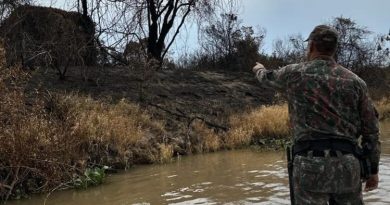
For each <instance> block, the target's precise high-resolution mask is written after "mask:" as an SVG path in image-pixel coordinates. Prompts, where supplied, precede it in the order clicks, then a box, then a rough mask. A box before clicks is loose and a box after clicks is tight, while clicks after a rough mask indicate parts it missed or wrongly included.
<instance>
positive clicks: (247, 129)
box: [225, 105, 290, 148]
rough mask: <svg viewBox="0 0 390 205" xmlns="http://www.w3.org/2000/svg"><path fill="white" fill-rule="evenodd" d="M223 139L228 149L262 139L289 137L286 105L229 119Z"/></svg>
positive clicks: (256, 110)
mask: <svg viewBox="0 0 390 205" xmlns="http://www.w3.org/2000/svg"><path fill="white" fill-rule="evenodd" d="M230 126H231V129H230V131H229V132H228V133H227V136H226V138H225V145H226V146H227V147H229V148H234V147H240V146H245V145H249V144H250V143H252V142H257V141H259V140H262V139H267V138H268V139H270V138H273V139H275V138H276V139H283V138H287V137H289V135H290V131H289V126H288V110H287V105H273V106H263V107H261V108H258V109H255V110H253V111H251V112H249V113H245V114H241V115H234V116H232V117H231V118H230Z"/></svg>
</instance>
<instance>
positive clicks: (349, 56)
mask: <svg viewBox="0 0 390 205" xmlns="http://www.w3.org/2000/svg"><path fill="white" fill-rule="evenodd" d="M331 25H332V26H333V27H334V28H336V30H337V31H338V32H339V35H340V36H339V49H338V51H337V53H336V57H337V61H338V62H339V63H340V64H342V65H344V66H346V67H348V68H352V69H360V68H364V67H375V66H385V64H388V63H389V60H390V59H389V57H390V56H389V53H390V52H389V42H390V37H389V36H388V35H387V34H386V35H378V36H376V37H373V36H372V34H373V33H372V32H371V31H370V30H368V29H367V28H366V27H363V26H360V25H358V24H357V23H356V22H355V21H354V20H352V19H350V18H344V17H337V18H335V19H334V20H333V22H332V23H331Z"/></svg>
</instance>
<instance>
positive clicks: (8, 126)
mask: <svg viewBox="0 0 390 205" xmlns="http://www.w3.org/2000/svg"><path fill="white" fill-rule="evenodd" d="M28 79H29V77H28V75H27V74H26V73H25V72H23V71H22V70H20V69H18V68H12V69H5V68H3V67H1V68H0V96H1V98H0V122H1V123H0V140H1V143H0V181H1V184H0V199H1V200H7V199H8V198H15V197H20V196H21V195H24V194H27V193H34V192H42V191H49V190H51V189H53V188H54V187H58V186H59V185H60V187H69V186H72V180H73V179H74V178H75V177H77V176H79V175H80V176H82V175H83V173H84V171H85V170H86V168H87V167H94V166H98V167H101V166H103V165H108V166H113V167H125V166H128V165H131V164H133V163H135V161H137V162H159V161H166V159H167V158H170V157H171V156H172V152H173V151H172V147H171V146H170V145H167V146H160V147H157V146H153V144H158V141H159V139H160V137H161V136H163V135H165V130H164V124H163V123H162V122H159V121H156V120H152V119H151V117H150V116H149V115H148V114H147V113H146V112H145V111H143V110H142V109H141V108H140V107H139V106H137V105H135V104H132V103H129V102H126V101H125V100H122V101H120V102H118V103H115V104H108V103H103V102H100V101H97V100H93V99H91V98H90V97H83V96H79V95H75V94H62V95H53V96H52V95H47V94H45V93H43V94H42V93H40V92H37V93H35V96H36V97H34V98H29V97H28V96H26V94H25V92H24V87H25V85H24V83H25V82H27V81H28Z"/></svg>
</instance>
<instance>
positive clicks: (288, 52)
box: [273, 34, 306, 64]
mask: <svg viewBox="0 0 390 205" xmlns="http://www.w3.org/2000/svg"><path fill="white" fill-rule="evenodd" d="M273 49H274V53H273V56H274V57H276V58H278V59H281V60H282V61H284V62H285V63H286V64H289V63H297V62H301V61H303V60H304V59H305V51H306V45H305V43H304V38H303V36H302V35H301V34H294V35H289V36H288V37H287V38H285V39H284V40H282V39H277V40H275V41H274V43H273Z"/></svg>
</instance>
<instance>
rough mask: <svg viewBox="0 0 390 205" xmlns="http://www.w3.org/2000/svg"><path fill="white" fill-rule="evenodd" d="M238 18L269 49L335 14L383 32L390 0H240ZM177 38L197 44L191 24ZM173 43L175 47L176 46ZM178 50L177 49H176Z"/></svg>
mask: <svg viewBox="0 0 390 205" xmlns="http://www.w3.org/2000/svg"><path fill="white" fill-rule="evenodd" d="M36 1H38V2H40V3H42V4H43V5H50V3H51V2H52V3H54V4H52V5H55V6H56V7H64V5H66V4H67V3H69V2H70V0H36ZM241 2H242V6H241V9H240V12H239V18H241V19H242V21H243V22H242V23H243V25H245V26H254V27H257V26H260V27H262V28H265V29H266V38H265V42H264V46H263V50H264V51H265V52H271V50H272V44H273V41H274V40H275V39H278V38H281V39H283V38H286V37H287V36H288V35H291V34H298V33H300V34H302V35H303V36H304V37H306V36H308V34H309V33H310V32H311V30H312V29H313V28H314V27H315V26H316V25H319V24H323V23H327V22H330V21H331V19H332V18H334V17H340V16H343V17H347V18H351V19H353V20H355V21H356V22H357V24H358V25H361V26H366V27H367V28H368V29H369V30H371V31H373V32H375V33H378V34H379V33H380V34H386V33H389V30H390V0H241ZM186 31H187V32H182V33H184V34H183V35H182V36H181V37H180V38H178V39H177V42H176V45H175V46H174V48H173V49H176V50H182V51H183V50H185V51H188V50H189V51H191V50H194V49H196V48H197V47H198V40H197V31H196V28H195V27H194V26H192V27H187V28H186ZM175 47H176V48H175ZM179 52H180V51H179ZM176 54H177V53H176Z"/></svg>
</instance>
